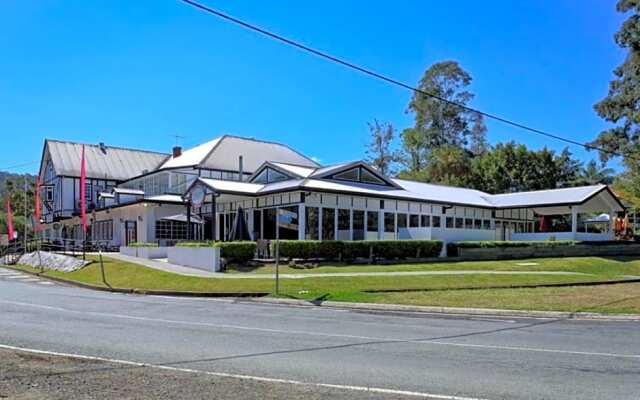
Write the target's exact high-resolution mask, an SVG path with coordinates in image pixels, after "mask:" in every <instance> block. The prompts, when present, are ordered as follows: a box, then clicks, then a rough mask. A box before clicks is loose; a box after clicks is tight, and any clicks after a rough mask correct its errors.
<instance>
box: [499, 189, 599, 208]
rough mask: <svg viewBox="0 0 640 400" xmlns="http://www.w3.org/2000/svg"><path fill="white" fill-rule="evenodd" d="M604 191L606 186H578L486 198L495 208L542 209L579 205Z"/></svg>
mask: <svg viewBox="0 0 640 400" xmlns="http://www.w3.org/2000/svg"><path fill="white" fill-rule="evenodd" d="M605 189H607V186H606V185H592V186H578V187H571V188H562V189H549V190H536V191H531V192H517V193H505V194H494V195H487V198H488V200H489V201H490V202H491V203H492V204H493V205H494V206H495V207H500V208H515V207H527V206H536V207H544V206H551V205H562V204H580V203H582V202H584V201H586V200H588V199H589V198H591V197H592V196H595V195H596V194H598V193H599V192H601V191H602V190H605Z"/></svg>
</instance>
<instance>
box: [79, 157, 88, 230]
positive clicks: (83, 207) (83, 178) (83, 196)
mask: <svg viewBox="0 0 640 400" xmlns="http://www.w3.org/2000/svg"><path fill="white" fill-rule="evenodd" d="M80 219H81V220H82V230H83V231H84V232H86V231H87V167H86V165H85V159H84V145H82V154H81V156H80Z"/></svg>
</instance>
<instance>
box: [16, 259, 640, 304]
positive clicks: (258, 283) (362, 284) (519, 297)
mask: <svg viewBox="0 0 640 400" xmlns="http://www.w3.org/2000/svg"><path fill="white" fill-rule="evenodd" d="M91 258H92V259H94V260H95V259H96V257H94V256H91ZM522 262H526V261H523V260H521V261H498V262H495V261H494V262H459V263H431V264H416V265H394V266H330V265H328V266H323V267H320V268H317V269H313V270H308V271H310V272H318V271H319V270H322V271H324V272H334V271H339V272H353V271H415V270H434V271H436V270H483V269H484V270H487V269H490V270H502V271H510V270H517V271H541V270H544V271H570V272H582V273H587V274H592V275H588V276H584V275H582V276H581V275H565V276H562V275H534V274H531V275H529V274H518V275H488V274H466V275H431V276H367V277H363V276H360V277H358V276H354V277H334V276H326V277H321V278H317V277H315V278H314V277H310V278H303V279H282V280H281V291H282V292H281V295H284V296H288V297H295V298H303V299H307V300H311V299H316V298H323V299H324V300H334V301H356V302H375V303H396V304H415V305H436V306H455V307H488V308H508V309H529V310H564V311H577V310H581V309H583V308H584V309H587V308H589V307H592V308H593V307H596V308H595V309H592V310H590V311H598V312H614V313H618V312H624V313H626V312H640V304H638V303H637V301H636V300H624V299H626V298H629V297H631V298H632V297H633V293H635V292H633V290H636V291H638V293H637V294H638V298H640V285H637V286H632V285H631V284H627V285H607V286H602V287H601V288H610V289H609V291H607V290H605V289H599V288H597V287H596V288H594V287H570V288H539V289H496V290H494V289H482V288H487V287H490V286H496V285H499V286H510V285H511V286H513V285H535V284H550V283H576V282H585V281H599V282H601V281H608V280H612V279H621V278H622V275H640V260H637V259H625V258H615V259H613V258H606V259H605V258H595V257H585V258H565V259H538V260H535V261H533V262H537V263H539V265H531V266H521V265H517V264H518V263H522ZM104 265H105V271H106V276H107V281H108V283H109V285H111V286H112V287H119V288H135V289H143V290H144V289H146V290H178V291H195V292H221V293H234V292H269V293H270V292H273V289H274V281H273V279H271V278H269V277H265V278H264V279H224V278H200V277H189V276H182V275H176V274H172V273H168V272H163V271H158V270H155V269H151V268H147V267H144V266H141V265H139V264H133V263H129V262H124V261H120V260H115V259H111V258H109V257H104ZM20 268H22V269H25V270H29V271H31V272H37V271H36V270H35V269H33V268H29V267H24V266H21V267H20ZM267 268H268V267H267ZM285 271H286V269H285V270H284V271H283V272H285ZM265 272H269V271H268V270H265ZM286 272H295V273H300V270H297V269H291V271H286ZM44 275H45V276H52V277H56V278H61V279H66V280H71V281H76V282H80V283H86V284H91V285H97V286H104V284H103V283H102V281H101V277H100V268H99V266H98V263H96V262H94V263H93V264H91V265H89V266H87V267H85V268H83V269H82V270H80V271H76V272H71V273H64V272H57V271H47V272H45V273H44ZM469 287H474V288H480V290H455V291H452V290H443V291H435V292H402V293H367V292H366V291H367V290H378V289H408V290H410V289H459V288H469ZM627 287H633V288H634V289H632V292H631V293H627V292H625V293H620V294H618V292H619V290H620V288H627ZM624 290H628V289H624ZM585 293H589V294H588V295H585ZM600 300H602V301H600ZM609 300H611V301H618V300H624V301H622V302H621V303H614V304H612V305H606V304H607V303H609Z"/></svg>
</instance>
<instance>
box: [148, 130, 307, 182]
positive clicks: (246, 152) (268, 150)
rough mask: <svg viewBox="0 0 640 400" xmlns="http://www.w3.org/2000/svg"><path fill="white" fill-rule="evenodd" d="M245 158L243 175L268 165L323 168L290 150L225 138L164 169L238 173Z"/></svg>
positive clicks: (264, 142)
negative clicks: (272, 163) (187, 168)
mask: <svg viewBox="0 0 640 400" xmlns="http://www.w3.org/2000/svg"><path fill="white" fill-rule="evenodd" d="M240 156H242V160H243V171H244V172H248V173H251V172H254V171H256V170H257V169H258V167H260V166H261V165H262V164H263V163H264V162H265V161H272V162H279V163H287V164H295V165H299V166H302V167H310V168H317V167H319V165H318V164H317V163H316V162H315V161H313V160H311V159H310V158H308V157H306V156H304V155H302V154H301V153H298V152H297V151H295V150H293V149H292V148H290V147H289V146H286V145H284V144H280V143H274V142H266V141H263V140H256V139H248V138H242V137H238V136H231V135H224V136H221V137H219V138H217V139H214V140H212V141H210V142H207V143H204V144H201V145H199V146H196V147H194V148H192V149H189V150H186V151H185V152H184V153H182V155H181V156H180V157H176V158H173V157H172V158H171V159H170V160H168V161H167V162H166V163H164V164H163V165H162V167H161V168H162V169H166V168H181V167H194V166H199V167H202V168H209V169H219V170H224V171H237V170H238V159H239V157H240Z"/></svg>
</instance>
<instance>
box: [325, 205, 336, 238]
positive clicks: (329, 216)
mask: <svg viewBox="0 0 640 400" xmlns="http://www.w3.org/2000/svg"><path fill="white" fill-rule="evenodd" d="M335 235H336V210H335V209H333V208H323V209H322V240H335V238H336V237H335Z"/></svg>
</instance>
